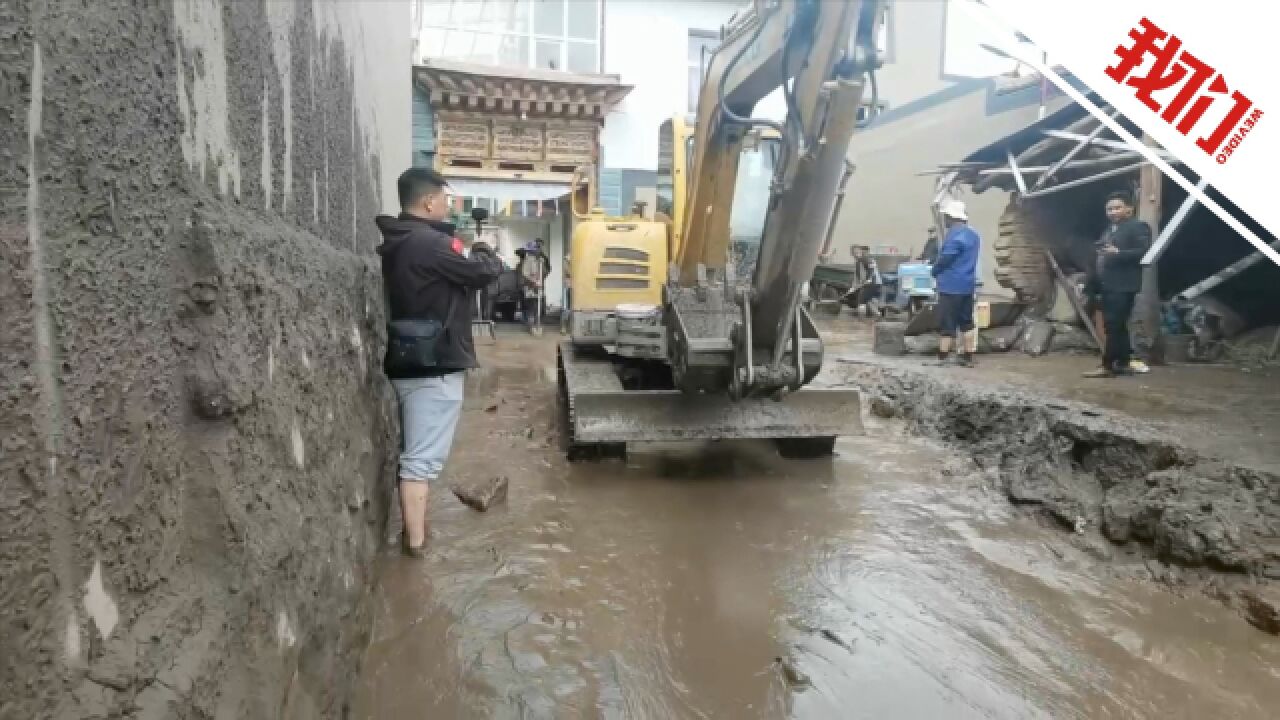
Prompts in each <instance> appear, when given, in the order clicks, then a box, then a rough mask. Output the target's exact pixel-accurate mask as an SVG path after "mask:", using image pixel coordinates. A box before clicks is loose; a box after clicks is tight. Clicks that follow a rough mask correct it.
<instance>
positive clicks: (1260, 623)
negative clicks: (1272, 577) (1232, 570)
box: [1240, 587, 1280, 635]
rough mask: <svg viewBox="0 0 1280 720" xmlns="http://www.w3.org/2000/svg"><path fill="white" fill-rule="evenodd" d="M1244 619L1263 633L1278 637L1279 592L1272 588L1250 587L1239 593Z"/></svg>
mask: <svg viewBox="0 0 1280 720" xmlns="http://www.w3.org/2000/svg"><path fill="white" fill-rule="evenodd" d="M1240 599H1241V600H1243V601H1244V611H1245V617H1246V618H1248V620H1249V623H1250V624H1251V625H1253V626H1254V627H1256V628H1258V629H1259V630H1262V631H1263V632H1268V633H1271V634H1272V635H1280V590H1278V589H1276V588H1274V587H1251V588H1246V589H1244V590H1242V591H1240Z"/></svg>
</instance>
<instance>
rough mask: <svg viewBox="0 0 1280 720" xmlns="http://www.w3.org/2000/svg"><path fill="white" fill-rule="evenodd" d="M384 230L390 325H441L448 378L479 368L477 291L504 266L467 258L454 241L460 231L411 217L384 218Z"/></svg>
mask: <svg viewBox="0 0 1280 720" xmlns="http://www.w3.org/2000/svg"><path fill="white" fill-rule="evenodd" d="M376 222H377V223H378V229H379V230H381V231H382V244H381V245H379V246H378V254H379V255H381V256H382V282H383V285H384V286H385V287H386V289H387V302H388V307H387V316H388V319H389V320H406V319H424V320H439V321H440V322H441V323H442V324H444V326H445V342H444V345H443V347H440V348H438V352H439V354H440V367H439V368H438V369H437V370H436V371H435V372H433V373H431V375H443V374H447V373H451V372H457V371H459V370H465V369H467V368H473V367H477V363H476V350H475V344H474V342H473V341H472V339H471V313H472V310H473V308H472V307H471V302H472V301H471V298H472V291H474V290H475V289H477V288H482V287H486V286H488V285H489V283H491V282H493V281H494V279H496V278H497V277H498V275H499V274H501V273H502V261H501V260H499V259H498V258H496V257H494V256H493V255H492V254H491V253H487V252H474V248H473V252H472V255H471V257H470V258H467V257H464V256H463V255H462V252H461V250H462V248H461V243H456V244H455V240H454V239H453V233H454V226H453V225H451V224H449V223H446V222H438V221H436V220H425V219H422V218H418V217H414V216H413V215H408V214H406V213H400V216H399V217H391V216H390V215H379V216H378V218H377V220H376Z"/></svg>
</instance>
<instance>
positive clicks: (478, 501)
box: [450, 476, 508, 512]
mask: <svg viewBox="0 0 1280 720" xmlns="http://www.w3.org/2000/svg"><path fill="white" fill-rule="evenodd" d="M507 485H508V481H507V478H506V476H500V477H496V478H492V479H491V480H489V481H488V482H483V483H476V484H473V485H462V484H460V483H458V484H454V485H453V486H452V487H451V488H450V489H451V490H453V494H454V495H456V496H457V497H458V500H460V501H461V502H462V504H463V505H466V506H467V507H469V508H471V509H472V510H476V511H478V512H484V511H486V510H488V509H489V507H490V506H491V505H493V504H495V503H499V502H503V501H504V500H506V499H507Z"/></svg>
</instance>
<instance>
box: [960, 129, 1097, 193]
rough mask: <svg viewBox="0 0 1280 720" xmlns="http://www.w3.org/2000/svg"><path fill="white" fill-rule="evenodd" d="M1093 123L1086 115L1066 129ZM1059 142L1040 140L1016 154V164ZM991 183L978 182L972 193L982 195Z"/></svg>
mask: <svg viewBox="0 0 1280 720" xmlns="http://www.w3.org/2000/svg"><path fill="white" fill-rule="evenodd" d="M1095 122H1097V120H1095V119H1094V118H1092V117H1090V116H1088V115H1086V116H1084V117H1082V118H1080V119H1078V120H1076V121H1075V122H1073V123H1071V124H1070V125H1068V126H1067V129H1068V130H1084V129H1085V128H1087V127H1090V126H1091V125H1092V124H1093V123H1095ZM1060 142H1061V140H1058V139H1056V138H1046V139H1044V140H1041V141H1039V142H1037V143H1036V144H1034V145H1032V146H1031V147H1029V148H1027V149H1026V150H1023V151H1022V152H1020V153H1018V162H1027V161H1028V160H1030V159H1031V158H1033V157H1035V156H1037V155H1039V154H1040V153H1042V152H1044V151H1045V150H1048V149H1049V148H1050V147H1052V146H1053V145H1056V144H1058V143H1060ZM992 182H994V181H993V180H990V179H983V180H979V181H978V182H977V183H975V184H974V186H973V191H974V192H976V193H982V192H983V191H985V190H987V189H988V188H990V187H991V183H992Z"/></svg>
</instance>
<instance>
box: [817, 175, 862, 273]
mask: <svg viewBox="0 0 1280 720" xmlns="http://www.w3.org/2000/svg"><path fill="white" fill-rule="evenodd" d="M853 171H854V165H853V163H851V162H849V161H848V160H847V159H846V160H845V161H844V175H842V176H841V177H840V189H839V190H837V191H836V204H835V207H833V208H831V221H830V222H829V223H827V239H826V240H824V241H823V242H822V252H820V253H818V257H825V256H827V255H829V254H830V253H831V241H832V240H833V239H834V238H835V235H836V220H838V219H839V218H840V206H842V205H844V194H845V190H846V189H848V187H849V178H851V177H853Z"/></svg>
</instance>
